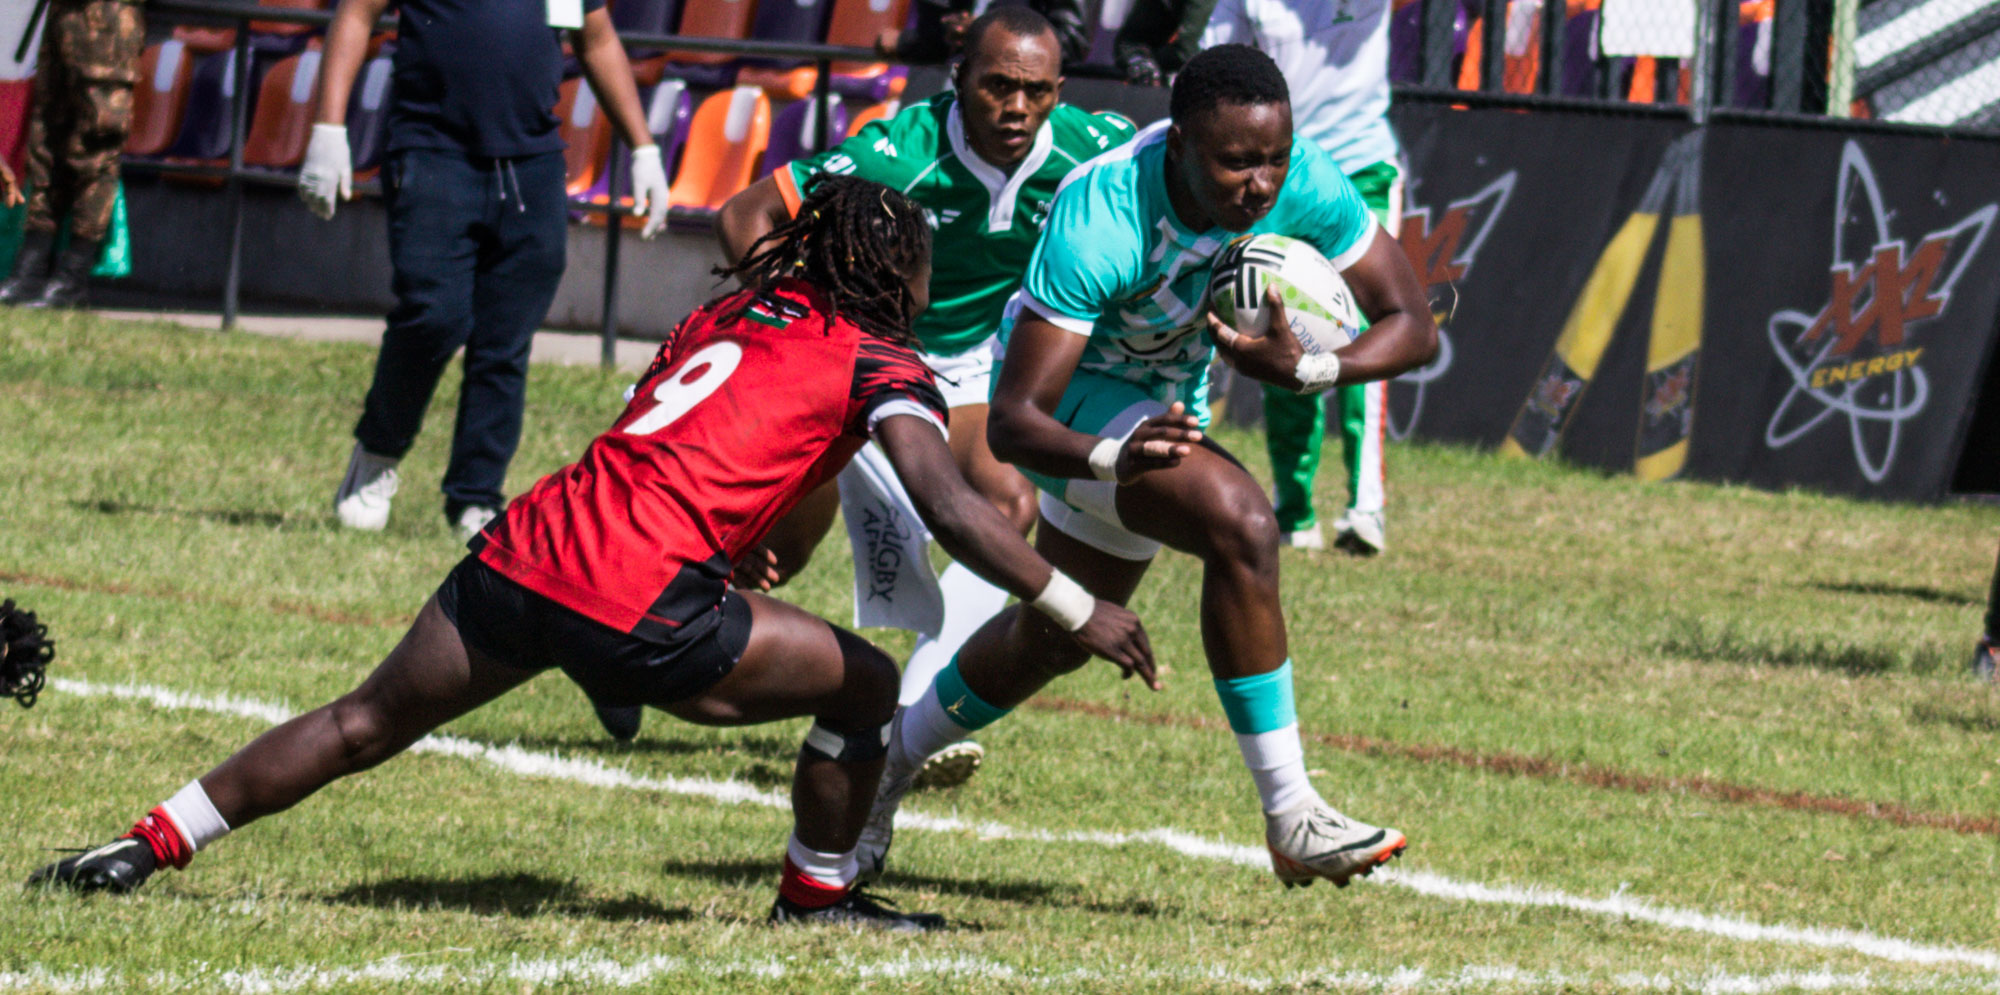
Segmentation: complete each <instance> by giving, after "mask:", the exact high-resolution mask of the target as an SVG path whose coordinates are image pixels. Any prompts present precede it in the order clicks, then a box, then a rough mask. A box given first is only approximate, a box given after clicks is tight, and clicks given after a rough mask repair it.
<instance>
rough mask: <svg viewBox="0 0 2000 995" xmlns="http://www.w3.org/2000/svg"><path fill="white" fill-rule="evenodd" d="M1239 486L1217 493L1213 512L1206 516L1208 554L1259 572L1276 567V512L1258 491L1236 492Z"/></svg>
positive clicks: (1221, 560)
mask: <svg viewBox="0 0 2000 995" xmlns="http://www.w3.org/2000/svg"><path fill="white" fill-rule="evenodd" d="M1241 490H1242V489H1241V488H1234V489H1232V490H1231V492H1230V493H1227V494H1224V495H1222V496H1220V499H1219V501H1218V503H1217V511H1216V513H1215V514H1213V515H1210V516H1208V522H1207V524H1208V529H1207V532H1208V545H1209V555H1210V557H1211V558H1213V559H1215V560H1218V561H1220V562H1223V563H1232V564H1239V565H1242V566H1244V567H1248V568H1250V569H1252V570H1256V571H1259V572H1263V571H1265V570H1276V569H1277V564H1278V518H1277V515H1276V514H1275V513H1274V512H1273V511H1272V510H1271V502H1270V500H1269V499H1267V498H1265V497H1264V495H1263V494H1262V493H1261V492H1256V491H1251V492H1248V493H1247V494H1246V493H1237V492H1238V491H1241Z"/></svg>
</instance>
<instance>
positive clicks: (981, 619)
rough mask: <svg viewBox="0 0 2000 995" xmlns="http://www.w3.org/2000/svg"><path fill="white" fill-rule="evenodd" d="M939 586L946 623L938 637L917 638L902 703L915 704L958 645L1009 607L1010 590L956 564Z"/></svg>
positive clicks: (911, 655)
mask: <svg viewBox="0 0 2000 995" xmlns="http://www.w3.org/2000/svg"><path fill="white" fill-rule="evenodd" d="M938 589H939V590H940V591H942V592H944V624H943V625H942V626H940V627H939V628H938V637H937V638H936V639H932V638H930V637H928V636H919V637H917V649H916V651H915V652H913V653H911V654H910V662H909V665H908V666H905V667H904V668H903V693H902V694H901V695H900V696H899V699H898V701H897V702H896V703H897V704H899V705H913V704H915V703H916V701H917V699H918V698H921V697H923V695H924V689H925V688H927V687H930V686H931V681H932V680H934V679H935V678H936V677H937V675H938V671H940V670H943V669H944V668H945V665H946V664H948V663H950V662H951V658H952V657H954V656H957V655H958V648H959V647H960V646H964V645H965V641H966V640H968V639H971V638H972V634H973V633H975V632H978V631H979V627H980V626H982V625H985V624H986V620H987V619H989V618H992V617H993V616H995V615H998V614H1000V609H1002V608H1005V607H1007V592H1006V591H1003V590H1001V589H1000V588H997V587H994V586H993V585H992V584H989V583H987V582H986V579H985V578H983V577H981V576H979V575H978V574H976V573H973V572H972V571H971V570H968V569H966V568H965V565H964V564H960V563H954V564H952V565H951V566H948V567H946V568H944V573H943V575H941V576H939V577H938Z"/></svg>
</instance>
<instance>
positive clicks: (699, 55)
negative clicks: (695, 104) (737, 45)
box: [655, 0, 757, 87]
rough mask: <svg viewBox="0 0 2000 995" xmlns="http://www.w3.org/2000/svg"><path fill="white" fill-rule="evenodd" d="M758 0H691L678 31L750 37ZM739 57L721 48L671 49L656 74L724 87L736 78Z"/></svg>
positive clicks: (712, 36)
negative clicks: (714, 50)
mask: <svg viewBox="0 0 2000 995" xmlns="http://www.w3.org/2000/svg"><path fill="white" fill-rule="evenodd" d="M756 6H757V5H756V2H755V0H688V2H687V4H686V6H684V7H682V8H681V23H680V27H679V29H678V30H677V31H676V32H675V33H676V34H683V35H696V36H699V37H703V38H734V39H738V40H741V39H744V38H748V37H750V24H751V17H752V16H753V14H754V13H755V11H756ZM736 67H737V59H736V57H735V56H733V55H726V54H723V53H721V52H680V51H676V52H669V53H667V54H666V55H664V56H661V57H659V60H658V67H657V69H656V70H655V73H656V75H655V78H660V76H661V75H670V76H673V77H675V78H676V79H680V80H684V81H686V82H687V84H688V85H689V86H693V87H724V86H732V85H734V84H735V82H736Z"/></svg>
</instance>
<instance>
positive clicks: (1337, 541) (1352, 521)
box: [1333, 511, 1388, 556]
mask: <svg viewBox="0 0 2000 995" xmlns="http://www.w3.org/2000/svg"><path fill="white" fill-rule="evenodd" d="M1386 531H1387V530H1386V529H1385V528H1384V527H1383V524H1382V513H1381V512H1379V511H1351V512H1348V513H1347V514H1345V515H1342V516H1340V520H1339V521H1337V522H1334V523H1333V545H1334V548H1336V549H1339V550H1341V551H1342V552H1346V553H1352V554H1353V555H1355V556H1376V555H1378V554H1380V553H1381V552H1382V549H1383V547H1384V546H1386V545H1388V536H1387V534H1386Z"/></svg>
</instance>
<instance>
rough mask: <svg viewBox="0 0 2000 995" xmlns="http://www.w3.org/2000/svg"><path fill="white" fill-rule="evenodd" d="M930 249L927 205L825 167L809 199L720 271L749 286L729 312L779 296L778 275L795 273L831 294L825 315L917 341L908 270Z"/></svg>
mask: <svg viewBox="0 0 2000 995" xmlns="http://www.w3.org/2000/svg"><path fill="white" fill-rule="evenodd" d="M930 253H931V229H930V225H928V224H926V223H925V221H924V213H923V209H922V208H920V207H918V206H917V205H916V204H915V203H914V202H913V201H911V200H910V199H909V198H908V197H905V196H903V195H902V194H900V193H897V192H896V191H894V190H891V189H889V188H888V187H885V186H883V185H882V184H880V183H873V182H870V181H868V180H863V179H859V178H856V177H852V176H835V175H832V174H829V173H821V174H819V175H818V176H815V177H814V178H813V179H812V180H811V181H809V182H808V183H807V184H806V199H805V202H804V203H802V204H800V205H799V210H798V213H797V214H796V215H794V216H793V217H792V220H790V221H787V222H785V223H784V224H782V225H779V226H777V227H776V228H773V229H771V231H770V232H769V233H768V234H766V235H765V236H764V237H763V238H760V239H758V240H757V241H755V242H753V243H751V245H750V250H749V251H748V252H745V253H744V254H743V258H742V260H741V261H739V262H738V263H737V264H736V265H734V266H718V267H716V269H715V273H716V275H717V276H721V277H725V278H727V277H732V276H733V277H737V278H738V279H740V280H741V281H742V283H743V286H744V287H746V288H747V289H748V291H749V292H748V293H747V294H741V295H739V296H738V299H737V301H736V303H735V304H734V306H733V307H732V308H731V310H730V311H729V312H728V314H727V315H726V316H725V319H724V320H732V321H733V320H735V319H737V318H740V317H742V316H743V312H744V311H745V310H747V309H749V307H750V306H751V305H752V304H755V303H757V302H760V301H761V302H764V303H766V304H769V305H776V304H778V301H777V298H776V297H775V295H774V288H775V287H776V286H777V284H778V282H779V281H781V280H785V279H790V278H796V279H800V280H804V281H805V282H807V283H809V284H811V285H812V286H814V287H816V288H818V289H819V291H820V292H821V293H824V294H825V295H826V297H827V302H828V303H827V321H828V322H829V323H831V322H832V321H833V319H834V318H835V317H836V316H839V317H845V318H846V319H847V320H848V321H851V322H853V323H854V324H855V325H857V326H859V327H860V329H861V330H862V331H864V332H867V333H868V334H870V335H873V336H875V337H877V338H881V339H887V340H889V341H891V342H901V343H905V344H911V345H914V344H915V343H916V340H917V337H916V334H915V333H914V332H912V331H911V330H910V318H911V314H910V312H911V311H912V310H913V308H914V306H915V301H914V300H913V299H912V298H911V296H910V285H909V277H910V274H912V273H915V272H917V270H918V269H920V268H922V266H923V264H924V263H925V261H927V260H928V259H929V258H930Z"/></svg>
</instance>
